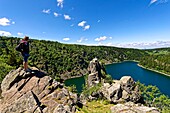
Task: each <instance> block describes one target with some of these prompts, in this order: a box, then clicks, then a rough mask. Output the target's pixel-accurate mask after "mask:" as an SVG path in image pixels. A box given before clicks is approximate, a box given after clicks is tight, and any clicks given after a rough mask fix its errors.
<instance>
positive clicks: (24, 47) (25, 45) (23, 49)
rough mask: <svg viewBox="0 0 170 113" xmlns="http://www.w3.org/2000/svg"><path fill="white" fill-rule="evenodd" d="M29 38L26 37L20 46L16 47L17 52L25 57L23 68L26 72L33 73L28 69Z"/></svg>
mask: <svg viewBox="0 0 170 113" xmlns="http://www.w3.org/2000/svg"><path fill="white" fill-rule="evenodd" d="M28 40H29V37H28V36H25V37H24V38H23V39H22V40H21V41H20V44H19V45H18V46H17V47H16V50H17V51H19V52H21V54H22V57H23V66H24V70H25V71H26V72H31V70H30V69H29V68H28V57H29V42H28Z"/></svg>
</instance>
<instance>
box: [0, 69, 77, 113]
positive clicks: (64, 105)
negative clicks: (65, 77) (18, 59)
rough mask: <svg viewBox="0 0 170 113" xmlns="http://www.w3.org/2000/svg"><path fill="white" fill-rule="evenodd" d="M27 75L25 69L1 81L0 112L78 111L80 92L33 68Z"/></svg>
mask: <svg viewBox="0 0 170 113" xmlns="http://www.w3.org/2000/svg"><path fill="white" fill-rule="evenodd" d="M32 70H33V71H34V72H35V74H26V73H25V72H24V70H23V69H22V68H18V69H17V70H13V71H11V72H9V74H8V75H6V77H5V78H4V80H3V81H2V84H1V90H2V94H1V96H2V98H1V99H0V113H66V112H67V113H74V112H75V111H76V108H75V105H76V104H77V102H78V101H77V94H75V93H72V92H70V91H69V90H68V89H67V88H66V87H64V85H63V84H62V83H60V82H57V81H54V80H53V79H52V78H51V77H49V76H47V75H46V73H45V72H43V71H41V70H38V69H37V68H32Z"/></svg>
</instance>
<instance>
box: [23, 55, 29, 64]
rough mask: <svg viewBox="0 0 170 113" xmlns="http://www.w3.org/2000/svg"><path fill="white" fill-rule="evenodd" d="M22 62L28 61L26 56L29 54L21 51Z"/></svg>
mask: <svg viewBox="0 0 170 113" xmlns="http://www.w3.org/2000/svg"><path fill="white" fill-rule="evenodd" d="M22 56H23V59H24V62H28V57H29V56H30V55H29V54H28V53H23V54H22Z"/></svg>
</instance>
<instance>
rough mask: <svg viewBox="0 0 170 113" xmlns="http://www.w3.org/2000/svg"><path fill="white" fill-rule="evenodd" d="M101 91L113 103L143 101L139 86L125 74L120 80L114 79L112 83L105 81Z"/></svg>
mask: <svg viewBox="0 0 170 113" xmlns="http://www.w3.org/2000/svg"><path fill="white" fill-rule="evenodd" d="M101 92H102V93H103V95H104V96H105V97H106V98H107V99H108V100H109V101H111V102H113V103H121V102H128V101H131V102H134V103H143V99H142V96H141V95H140V93H139V90H138V86H136V85H135V81H133V78H131V77H130V76H123V77H122V78H121V79H120V80H114V81H113V83H112V84H109V83H104V85H103V87H102V89H101Z"/></svg>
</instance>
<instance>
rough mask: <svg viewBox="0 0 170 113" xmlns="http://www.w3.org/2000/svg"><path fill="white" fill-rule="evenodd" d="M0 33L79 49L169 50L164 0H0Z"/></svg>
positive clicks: (169, 21) (169, 14) (168, 7)
mask: <svg viewBox="0 0 170 113" xmlns="http://www.w3.org/2000/svg"><path fill="white" fill-rule="evenodd" d="M0 35H4V36H16V37H24V36H25V35H28V36H30V38H33V39H43V40H54V41H58V42H62V43H71V44H83V45H106V46H117V47H126V48H142V49H143V48H158V47H170V1H168V0H0Z"/></svg>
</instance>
